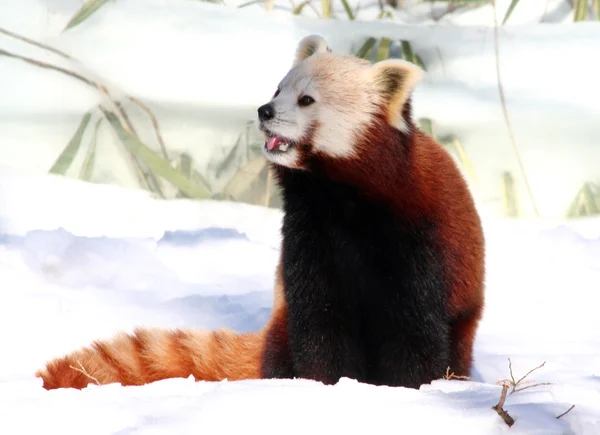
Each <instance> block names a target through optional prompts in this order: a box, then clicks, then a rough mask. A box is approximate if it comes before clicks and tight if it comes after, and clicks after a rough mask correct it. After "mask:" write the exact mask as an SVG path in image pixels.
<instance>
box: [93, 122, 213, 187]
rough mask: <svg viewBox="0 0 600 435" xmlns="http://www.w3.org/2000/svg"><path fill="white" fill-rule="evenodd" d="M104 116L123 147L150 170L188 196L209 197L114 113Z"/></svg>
mask: <svg viewBox="0 0 600 435" xmlns="http://www.w3.org/2000/svg"><path fill="white" fill-rule="evenodd" d="M104 116H105V117H106V119H107V120H108V122H109V123H110V125H111V126H112V127H113V129H114V130H115V132H116V133H117V136H118V137H119V139H120V140H121V142H122V143H123V145H124V146H125V148H127V150H128V151H129V152H131V153H132V154H133V155H135V156H136V157H137V158H138V159H139V160H140V161H142V162H143V163H144V164H146V165H147V166H148V168H150V170H151V171H152V172H154V173H155V174H156V175H158V176H160V177H162V178H164V179H165V180H167V181H168V182H169V183H171V184H172V185H174V186H175V187H177V188H178V189H179V190H181V191H182V192H183V193H184V194H186V195H187V196H188V197H190V198H197V199H205V198H208V197H210V193H209V192H207V191H206V190H205V189H202V188H201V187H200V186H198V185H196V184H195V183H194V182H193V181H192V180H190V179H189V178H187V177H186V176H185V175H183V174H182V173H181V172H179V171H178V170H176V169H174V168H173V167H172V166H171V164H170V163H169V161H167V160H165V159H163V158H162V157H160V156H159V155H158V154H156V153H155V152H154V151H153V150H152V149H151V148H149V147H148V146H147V145H145V144H144V143H142V142H141V141H140V140H139V139H138V138H137V137H135V136H133V135H132V134H131V133H129V132H128V131H127V130H125V129H124V128H123V126H122V125H121V122H120V121H119V120H118V118H117V117H116V116H115V114H114V113H112V112H108V111H104Z"/></svg>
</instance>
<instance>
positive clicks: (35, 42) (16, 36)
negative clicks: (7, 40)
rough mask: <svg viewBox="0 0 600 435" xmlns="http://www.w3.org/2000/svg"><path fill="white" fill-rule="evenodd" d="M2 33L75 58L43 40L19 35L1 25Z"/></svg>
mask: <svg viewBox="0 0 600 435" xmlns="http://www.w3.org/2000/svg"><path fill="white" fill-rule="evenodd" d="M0 33H2V34H4V35H7V36H10V37H11V38H15V39H18V40H20V41H23V42H26V43H28V44H31V45H35V46H36V47H39V48H43V49H44V50H48V51H51V52H52V53H54V54H58V55H59V56H62V57H64V58H65V59H73V58H72V57H71V56H69V55H68V54H67V53H65V52H63V51H60V50H57V49H56V48H52V47H50V46H49V45H46V44H42V43H41V42H37V41H34V40H33V39H29V38H27V37H25V36H21V35H17V34H16V33H13V32H11V31H10V30H6V29H4V28H2V27H0Z"/></svg>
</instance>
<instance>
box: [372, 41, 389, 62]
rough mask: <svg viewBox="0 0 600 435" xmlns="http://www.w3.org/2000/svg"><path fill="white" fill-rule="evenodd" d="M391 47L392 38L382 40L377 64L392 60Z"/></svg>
mask: <svg viewBox="0 0 600 435" xmlns="http://www.w3.org/2000/svg"><path fill="white" fill-rule="evenodd" d="M391 45H392V40H391V39H390V38H381V42H380V43H379V49H378V50H377V60H376V62H379V61H382V60H385V59H389V58H390V46H391Z"/></svg>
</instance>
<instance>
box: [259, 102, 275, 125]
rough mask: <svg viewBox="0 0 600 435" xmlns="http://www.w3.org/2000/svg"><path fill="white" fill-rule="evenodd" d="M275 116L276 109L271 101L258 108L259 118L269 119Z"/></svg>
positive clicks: (262, 119)
mask: <svg viewBox="0 0 600 435" xmlns="http://www.w3.org/2000/svg"><path fill="white" fill-rule="evenodd" d="M274 116H275V109H274V108H273V105H272V104H271V103H268V104H265V105H263V106H260V107H259V108H258V119H260V120H261V121H268V120H270V119H273V117H274Z"/></svg>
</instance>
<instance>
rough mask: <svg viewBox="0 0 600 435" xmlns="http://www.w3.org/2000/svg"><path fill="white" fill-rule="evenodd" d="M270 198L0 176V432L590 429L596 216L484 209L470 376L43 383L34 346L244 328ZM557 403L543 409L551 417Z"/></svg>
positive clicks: (597, 410)
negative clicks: (407, 384) (512, 381)
mask: <svg viewBox="0 0 600 435" xmlns="http://www.w3.org/2000/svg"><path fill="white" fill-rule="evenodd" d="M280 218H281V216H280V215H279V212H278V211H275V210H268V209H263V208H259V207H252V206H245V205H242V204H233V203H224V202H208V203H198V202H190V201H186V200H181V201H171V202H164V201H159V200H155V199H151V198H149V197H147V196H146V195H145V194H143V193H141V192H139V191H131V190H125V189H122V188H118V187H111V186H99V185H93V184H86V183H82V182H75V181H71V180H67V179H64V178H59V177H53V176H40V177H35V176H31V175H23V174H17V173H13V172H12V171H9V170H7V169H6V168H3V169H2V170H1V171H0V288H1V289H2V304H0V343H2V355H3V357H2V358H1V359H0V433H2V434H15V435H16V434H19V435H20V434H41V433H47V434H50V433H61V434H81V433H86V434H119V435H123V434H159V433H161V434H162V433H164V434H167V433H168V434H171V433H177V434H187V433H189V434H192V433H194V434H197V433H210V434H218V433H239V432H240V431H249V430H252V431H254V430H257V431H260V433H263V434H265V433H268V434H270V433H281V431H282V429H283V428H284V429H283V430H285V432H286V433H303V434H305V433H309V431H314V432H316V433H325V431H326V430H327V431H329V430H332V431H333V432H334V433H415V434H420V433H423V434H432V433H444V434H454V433H456V434H462V435H464V434H477V435H486V434H501V433H507V427H505V424H504V423H503V422H502V421H501V420H500V418H499V417H498V415H497V414H496V413H495V412H494V411H492V410H491V409H490V407H491V406H492V405H494V404H495V403H496V402H497V400H498V398H499V394H500V387H499V386H497V385H495V383H496V382H497V381H499V380H502V379H505V378H507V377H509V371H508V358H511V359H512V362H513V370H514V372H515V373H514V374H515V377H520V376H522V375H524V374H525V373H526V372H527V371H529V370H530V369H532V368H534V367H535V366H538V365H539V364H541V363H542V362H544V361H545V362H546V365H545V366H544V367H543V368H541V369H540V370H538V371H536V372H534V374H533V375H532V376H531V380H533V381H535V382H551V383H552V385H550V386H540V387H535V388H530V389H528V390H525V391H522V392H517V393H514V394H512V395H509V397H508V399H507V402H506V406H505V408H506V410H507V411H508V412H509V413H510V414H511V415H512V416H513V417H514V418H515V419H516V423H515V425H514V426H513V428H512V429H511V432H512V433H515V434H586V435H587V434H589V435H592V434H598V433H600V372H599V370H600V369H599V367H600V333H599V332H598V331H600V320H599V319H598V316H597V307H598V303H599V302H600V294H599V293H598V283H599V282H600V261H599V260H598V259H599V258H600V220H598V219H588V220H582V221H579V222H572V223H569V224H566V223H562V222H547V223H543V224H542V223H537V222H528V221H522V222H508V221H495V220H487V221H486V234H487V241H488V277H487V280H488V287H487V309H486V313H485V318H484V320H483V323H482V325H481V329H480V332H479V336H478V339H477V342H476V363H475V374H474V378H475V380H474V381H473V382H459V381H444V380H440V381H436V382H434V383H433V384H431V385H424V386H423V387H422V388H421V389H420V390H409V389H403V388H386V387H373V386H369V385H363V384H358V383H356V382H354V381H351V380H343V381H342V382H340V384H338V385H336V386H332V387H325V386H322V385H320V384H318V383H315V382H309V381H248V382H222V383H203V382H199V383H194V382H193V381H192V380H190V379H173V380H166V381H161V382H158V383H156V384H151V385H147V386H143V387H121V386H119V385H108V386H102V387H95V386H91V387H89V388H88V389H85V390H83V391H76V390H54V391H49V392H48V391H45V390H44V389H42V387H41V381H40V380H38V379H36V378H34V377H33V372H34V370H36V369H37V368H39V367H40V366H42V364H43V363H44V361H45V360H46V359H48V358H51V357H54V356H58V355H61V354H62V353H64V352H67V351H69V350H73V349H75V348H77V347H79V346H82V345H85V344H88V343H89V342H90V340H92V339H96V338H102V337H108V336H110V335H111V334H113V333H114V332H117V331H119V330H131V329H132V328H133V327H134V326H139V325H146V326H150V325H154V326H164V327H177V326H194V327H207V328H215V327H219V326H228V327H232V328H234V329H236V330H238V331H249V330H256V329H257V328H258V327H259V326H260V325H262V324H263V323H264V322H265V320H266V318H267V317H268V314H269V311H270V306H271V292H272V281H273V270H274V267H275V264H276V262H277V251H278V243H279V224H280ZM573 404H575V405H576V406H575V408H574V409H573V410H572V411H571V412H570V413H569V414H567V415H566V416H564V417H563V418H561V419H560V420H557V419H556V418H555V416H557V415H559V414H560V413H562V412H564V411H566V410H567V409H568V408H569V407H570V406H571V405H573Z"/></svg>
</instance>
